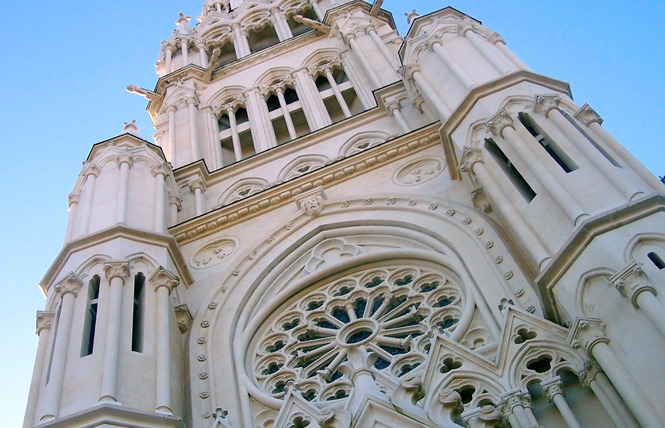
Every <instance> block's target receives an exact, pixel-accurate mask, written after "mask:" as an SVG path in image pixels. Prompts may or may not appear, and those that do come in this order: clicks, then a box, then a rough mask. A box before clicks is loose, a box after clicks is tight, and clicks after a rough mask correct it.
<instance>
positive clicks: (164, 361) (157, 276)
mask: <svg viewBox="0 0 665 428" xmlns="http://www.w3.org/2000/svg"><path fill="white" fill-rule="evenodd" d="M179 282H180V280H179V279H178V277H176V276H175V275H173V274H172V273H171V272H169V271H167V270H166V269H164V268H163V267H161V266H160V267H159V269H157V271H156V272H155V273H154V274H153V275H152V277H150V283H151V284H152V285H153V287H155V294H156V295H157V296H156V305H157V319H156V326H155V327H156V329H155V330H156V346H155V412H157V413H163V414H167V415H171V414H173V411H172V409H171V345H170V342H171V341H170V338H171V328H170V325H171V322H170V317H169V310H170V306H171V304H170V300H169V295H170V294H171V290H173V289H174V288H175V287H176V286H177V285H178V283H179Z"/></svg>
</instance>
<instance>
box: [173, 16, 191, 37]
mask: <svg viewBox="0 0 665 428" xmlns="http://www.w3.org/2000/svg"><path fill="white" fill-rule="evenodd" d="M190 19H192V17H191V16H185V14H184V13H182V12H180V15H179V16H178V20H177V21H176V22H175V23H176V25H177V26H178V32H179V33H180V34H189V33H190V32H191V31H192V29H191V28H190V27H189V20H190Z"/></svg>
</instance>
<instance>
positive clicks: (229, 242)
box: [189, 237, 239, 269]
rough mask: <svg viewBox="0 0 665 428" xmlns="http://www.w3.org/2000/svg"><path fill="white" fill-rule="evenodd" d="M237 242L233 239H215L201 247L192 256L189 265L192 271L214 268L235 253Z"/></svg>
mask: <svg viewBox="0 0 665 428" xmlns="http://www.w3.org/2000/svg"><path fill="white" fill-rule="evenodd" d="M238 244H239V241H238V239H237V238H234V237H224V238H219V239H216V240H214V241H212V242H209V243H207V244H205V245H203V246H202V247H201V248H200V249H199V250H198V251H196V252H195V253H194V255H192V257H191V259H190V261H189V265H190V266H191V267H193V268H194V269H206V268H210V267H213V266H216V265H218V264H220V263H222V262H223V261H224V260H226V259H227V258H228V257H230V256H231V255H232V254H233V253H235V252H236V250H237V248H238Z"/></svg>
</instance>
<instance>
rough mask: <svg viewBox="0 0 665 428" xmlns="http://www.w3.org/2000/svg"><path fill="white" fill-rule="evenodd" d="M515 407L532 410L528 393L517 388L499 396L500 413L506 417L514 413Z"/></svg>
mask: <svg viewBox="0 0 665 428" xmlns="http://www.w3.org/2000/svg"><path fill="white" fill-rule="evenodd" d="M515 407H523V408H528V409H533V403H532V402H531V395H530V394H529V391H527V390H523V389H519V388H517V389H513V390H511V391H508V392H505V393H503V394H501V404H500V408H501V413H503V414H504V415H505V416H508V415H510V414H512V413H513V412H514V411H515Z"/></svg>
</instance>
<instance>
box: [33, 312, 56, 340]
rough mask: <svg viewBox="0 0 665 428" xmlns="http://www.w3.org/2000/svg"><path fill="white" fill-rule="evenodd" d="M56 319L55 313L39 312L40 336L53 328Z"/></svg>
mask: <svg viewBox="0 0 665 428" xmlns="http://www.w3.org/2000/svg"><path fill="white" fill-rule="evenodd" d="M54 317H55V312H47V311H37V330H36V333H37V335H38V336H39V333H40V332H41V331H42V330H48V329H50V328H51V326H52V325H53V318H54Z"/></svg>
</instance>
